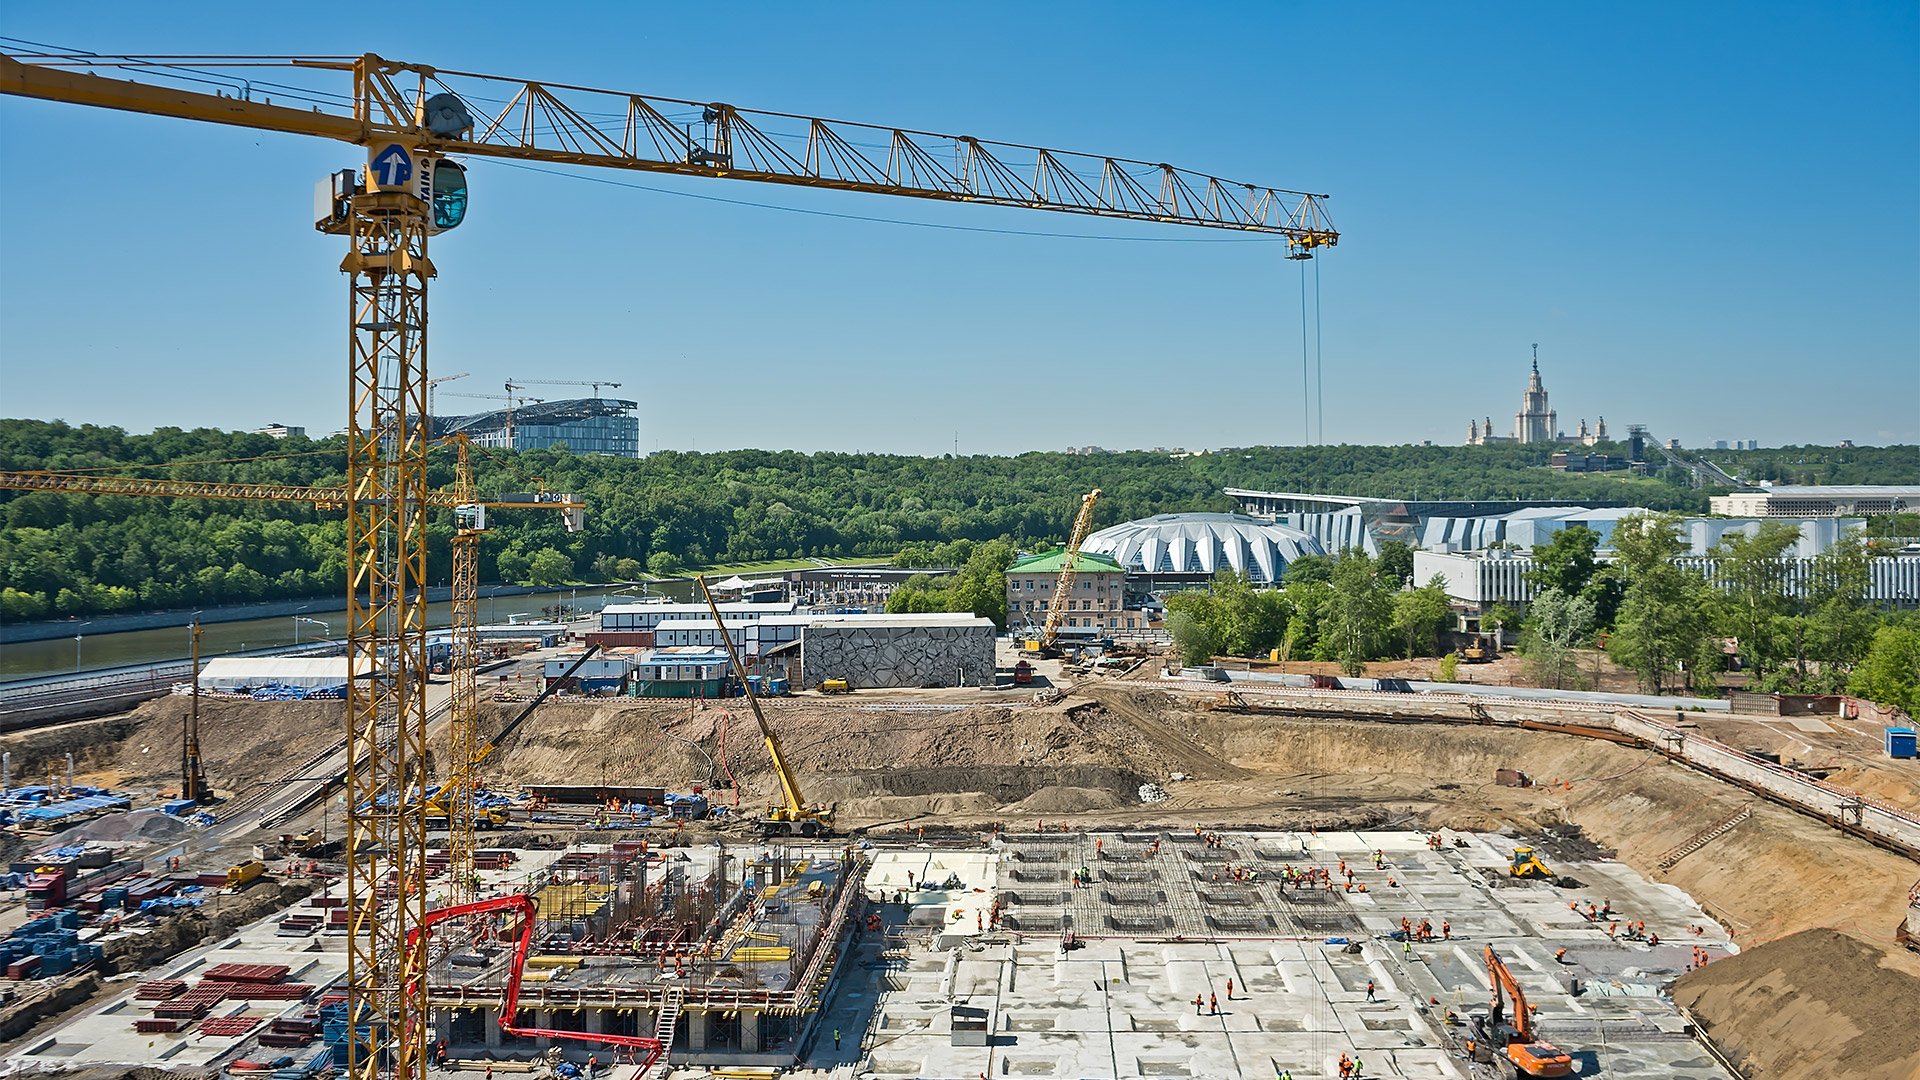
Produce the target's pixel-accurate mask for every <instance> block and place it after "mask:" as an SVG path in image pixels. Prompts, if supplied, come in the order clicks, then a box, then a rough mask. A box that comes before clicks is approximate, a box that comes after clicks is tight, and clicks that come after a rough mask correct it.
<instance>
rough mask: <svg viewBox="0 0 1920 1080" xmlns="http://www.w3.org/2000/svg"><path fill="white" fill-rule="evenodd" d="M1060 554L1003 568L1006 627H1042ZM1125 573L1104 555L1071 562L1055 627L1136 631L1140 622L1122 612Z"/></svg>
mask: <svg viewBox="0 0 1920 1080" xmlns="http://www.w3.org/2000/svg"><path fill="white" fill-rule="evenodd" d="M1066 558H1067V552H1066V549H1065V548H1061V549H1059V550H1058V551H1049V552H1045V553H1043V554H1040V555H1029V556H1027V557H1026V558H1024V559H1019V560H1016V561H1015V562H1014V564H1013V565H1012V566H1010V567H1008V568H1007V625H1009V626H1036V627H1037V626H1040V625H1042V624H1043V623H1045V622H1046V621H1047V608H1048V606H1049V605H1050V604H1052V603H1053V592H1054V588H1055V587H1056V586H1057V585H1058V583H1059V580H1060V566H1061V564H1062V563H1064V562H1065V561H1066ZM1126 585H1127V571H1126V568H1125V567H1123V566H1121V565H1120V564H1119V563H1117V562H1114V561H1113V559H1111V558H1109V557H1108V556H1106V555H1100V554H1096V553H1094V552H1091V551H1082V552H1080V554H1079V556H1077V557H1076V558H1075V559H1074V560H1073V590H1072V592H1070V593H1069V594H1068V595H1067V597H1066V612H1065V614H1064V615H1063V616H1062V618H1061V625H1062V626H1063V627H1065V628H1067V629H1079V630H1083V631H1084V630H1098V631H1102V632H1110V631H1114V630H1137V629H1140V628H1141V627H1143V626H1145V625H1146V623H1145V621H1144V616H1143V615H1142V614H1141V613H1140V612H1138V611H1128V610H1127V609H1126V599H1127V588H1126Z"/></svg>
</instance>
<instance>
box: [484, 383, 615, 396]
mask: <svg viewBox="0 0 1920 1080" xmlns="http://www.w3.org/2000/svg"><path fill="white" fill-rule="evenodd" d="M527 386H591V387H593V396H594V397H599V396H600V388H601V387H603V386H611V387H613V388H614V389H615V390H618V389H620V384H619V383H617V382H614V381H613V380H612V379H508V380H507V389H508V390H518V389H521V388H522V387H527Z"/></svg>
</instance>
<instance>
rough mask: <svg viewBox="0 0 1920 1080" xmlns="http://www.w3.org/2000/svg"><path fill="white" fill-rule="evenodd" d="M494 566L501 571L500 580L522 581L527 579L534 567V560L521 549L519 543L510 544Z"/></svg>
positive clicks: (495, 561)
mask: <svg viewBox="0 0 1920 1080" xmlns="http://www.w3.org/2000/svg"><path fill="white" fill-rule="evenodd" d="M494 567H495V568H496V569H498V570H499V571H500V580H502V581H513V582H520V581H525V580H527V578H528V576H529V575H530V574H531V572H532V569H533V560H532V559H530V558H529V557H528V556H527V553H526V552H524V551H521V550H520V545H519V544H518V543H513V544H508V545H507V546H506V548H505V549H503V550H502V551H501V552H500V555H499V557H498V558H497V559H495V560H494Z"/></svg>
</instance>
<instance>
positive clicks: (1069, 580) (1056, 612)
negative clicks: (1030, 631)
mask: <svg viewBox="0 0 1920 1080" xmlns="http://www.w3.org/2000/svg"><path fill="white" fill-rule="evenodd" d="M1099 499H1100V489H1099V488H1094V489H1093V490H1092V491H1089V492H1087V493H1086V494H1085V495H1082V496H1081V497H1080V512H1079V513H1078V514H1076V515H1074V519H1073V533H1072V535H1070V536H1068V537H1067V548H1066V551H1065V553H1064V554H1062V555H1061V557H1060V576H1059V577H1058V578H1056V579H1055V580H1054V583H1053V600H1052V601H1051V602H1050V603H1048V604H1047V622H1046V626H1045V627H1044V628H1042V629H1041V631H1040V648H1041V649H1042V650H1045V649H1050V648H1052V647H1053V643H1054V641H1055V640H1056V639H1057V638H1058V637H1059V636H1060V623H1061V621H1062V620H1063V619H1065V618H1066V613H1067V604H1068V603H1069V597H1070V596H1071V595H1072V592H1073V578H1074V566H1075V564H1076V563H1077V562H1079V560H1080V544H1081V542H1082V541H1084V540H1086V538H1087V531H1088V530H1089V529H1091V528H1093V504H1094V503H1095V502H1097V501H1099Z"/></svg>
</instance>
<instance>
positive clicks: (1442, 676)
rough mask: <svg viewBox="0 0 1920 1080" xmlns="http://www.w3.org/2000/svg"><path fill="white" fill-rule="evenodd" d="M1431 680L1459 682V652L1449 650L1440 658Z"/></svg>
mask: <svg viewBox="0 0 1920 1080" xmlns="http://www.w3.org/2000/svg"><path fill="white" fill-rule="evenodd" d="M1433 681H1434V682H1459V681H1460V654H1459V653H1457V652H1450V653H1448V654H1447V655H1445V656H1443V657H1441V658H1440V666H1439V667H1438V668H1437V669H1435V670H1434V673H1433Z"/></svg>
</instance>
